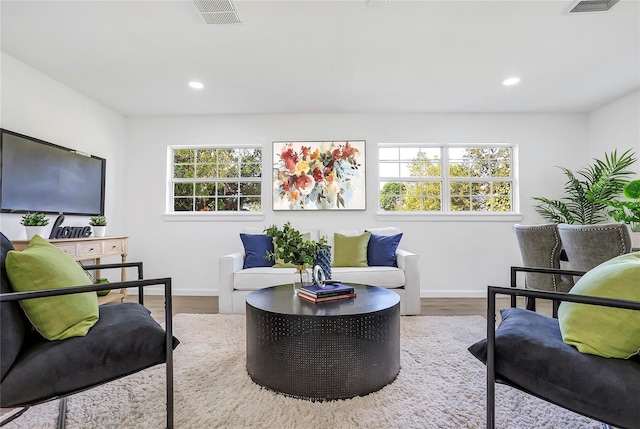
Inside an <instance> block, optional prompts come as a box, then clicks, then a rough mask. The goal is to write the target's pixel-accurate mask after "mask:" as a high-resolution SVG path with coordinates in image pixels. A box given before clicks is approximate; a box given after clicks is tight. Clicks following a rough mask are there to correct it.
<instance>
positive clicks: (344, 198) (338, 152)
mask: <svg viewBox="0 0 640 429" xmlns="http://www.w3.org/2000/svg"><path fill="white" fill-rule="evenodd" d="M273 176H274V177H273V209H274V210H365V209H366V204H365V203H366V201H365V196H366V192H365V141H364V140H357V141H326V142H323V141H313V142H311V141H307V142H274V143H273Z"/></svg>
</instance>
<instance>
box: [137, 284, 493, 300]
mask: <svg viewBox="0 0 640 429" xmlns="http://www.w3.org/2000/svg"><path fill="white" fill-rule="evenodd" d="M129 294H130V295H137V294H138V289H129ZM144 294H145V295H163V294H164V290H163V289H162V287H153V286H152V287H148V288H145V289H144ZM173 295H174V296H218V295H219V291H218V289H196V288H189V289H179V290H176V289H173ZM486 297H487V291H484V290H482V291H479V290H445V289H443V290H423V291H420V298H486Z"/></svg>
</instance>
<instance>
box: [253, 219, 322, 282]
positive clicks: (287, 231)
mask: <svg viewBox="0 0 640 429" xmlns="http://www.w3.org/2000/svg"><path fill="white" fill-rule="evenodd" d="M265 232H266V234H267V235H268V236H269V237H271V238H273V247H274V253H270V254H267V255H266V257H267V258H275V259H282V260H283V261H284V263H285V264H294V265H295V266H296V267H297V269H298V273H299V275H300V284H303V283H304V276H305V274H306V275H308V273H307V271H306V270H307V268H308V267H312V266H313V263H314V261H315V259H316V256H317V254H318V245H319V243H316V242H315V241H311V240H305V239H304V237H303V235H302V234H301V233H300V231H298V230H297V229H295V228H293V227H292V226H291V222H287V223H285V224H284V226H283V227H282V229H280V228H278V227H277V226H275V225H271V226H270V227H269V228H266V229H265Z"/></svg>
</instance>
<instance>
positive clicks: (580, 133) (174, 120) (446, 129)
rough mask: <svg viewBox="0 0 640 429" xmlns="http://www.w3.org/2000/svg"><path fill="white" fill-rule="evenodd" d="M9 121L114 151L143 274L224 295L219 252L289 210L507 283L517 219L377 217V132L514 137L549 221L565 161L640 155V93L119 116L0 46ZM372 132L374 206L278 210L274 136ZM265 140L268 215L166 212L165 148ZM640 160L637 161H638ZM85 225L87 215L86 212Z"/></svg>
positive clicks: (428, 282)
mask: <svg viewBox="0 0 640 429" xmlns="http://www.w3.org/2000/svg"><path fill="white" fill-rule="evenodd" d="M0 65H1V78H2V79H1V80H0V81H1V83H2V99H1V103H0V108H1V111H0V113H1V115H0V118H1V122H0V125H1V126H2V127H3V128H6V129H9V130H12V131H16V132H19V133H23V134H26V135H30V136H33V137H37V138H40V139H43V140H46V141H50V142H52V143H57V144H60V145H63V146H67V147H71V148H74V149H78V150H81V151H84V152H89V153H92V154H95V155H98V156H101V157H104V158H106V159H107V203H106V214H107V217H108V218H109V232H108V233H109V234H112V235H115V234H126V235H129V236H130V237H131V238H130V242H129V246H130V248H129V260H143V261H145V273H146V275H147V277H151V276H154V277H155V276H165V275H166V276H171V277H173V279H174V290H175V292H176V294H216V293H217V278H218V257H219V256H220V255H223V254H226V253H229V252H233V251H236V250H240V249H241V246H242V244H241V242H240V239H239V236H238V232H239V231H240V229H241V228H242V227H243V226H245V225H248V226H254V227H263V226H265V225H270V224H272V223H277V224H282V223H284V222H285V221H286V220H292V221H293V223H294V225H295V226H297V227H299V228H301V229H304V228H314V227H317V226H319V225H331V226H340V227H344V228H350V227H374V226H384V225H392V224H393V225H397V226H399V227H401V228H402V230H403V231H404V232H405V236H404V237H403V239H402V242H401V246H402V247H403V248H406V249H408V250H411V251H413V252H416V253H418V254H420V255H421V260H422V295H423V296H453V297H455V296H485V288H486V286H487V285H488V284H498V285H506V284H507V283H508V276H509V272H508V267H509V266H510V265H513V264H519V263H520V254H519V251H518V249H517V246H516V243H515V239H514V237H513V232H512V225H513V223H515V221H513V220H510V221H496V222H456V221H433V220H432V221H410V220H406V219H399V220H397V221H391V220H389V219H388V218H384V219H383V218H378V217H377V216H376V208H377V204H376V202H377V194H376V181H375V180H376V150H375V149H376V144H377V143H379V142H510V143H514V144H517V145H518V147H519V155H520V183H519V187H520V197H521V202H520V208H521V213H522V219H521V220H520V222H522V223H539V222H541V221H542V220H541V219H540V218H539V217H538V216H537V214H536V213H535V211H534V209H533V201H532V200H531V197H533V196H539V195H540V196H542V195H543V196H548V197H551V198H558V197H561V196H562V186H563V183H564V180H565V178H564V176H563V175H562V173H561V172H560V170H559V169H557V168H556V166H558V165H562V166H566V167H568V168H572V169H575V168H580V167H583V166H584V165H585V164H586V163H587V162H589V160H590V159H591V158H593V157H601V156H602V154H603V153H604V152H605V151H610V150H611V149H614V148H618V149H619V150H620V149H622V148H626V147H635V148H636V149H637V153H638V155H640V147H639V146H638V145H639V144H640V137H639V136H640V126H639V125H638V122H639V117H640V108H639V101H638V100H639V93H638V91H636V92H635V93H632V94H629V95H628V96H626V97H623V98H621V99H619V100H616V101H614V102H612V103H610V104H608V105H606V106H603V107H602V108H600V109H597V110H595V111H593V112H591V113H590V114H588V115H587V114H392V115H385V114H371V115H365V114H326V115H236V116H233V115H232V116H197V117H158V118H127V119H125V118H123V117H122V116H121V115H119V114H117V113H114V112H113V111H111V110H109V109H107V108H105V107H103V106H101V105H100V104H98V103H96V102H94V101H92V100H90V99H88V98H86V97H84V96H83V95H80V94H78V93H77V92H75V91H73V90H71V89H70V88H68V87H66V86H64V85H61V84H60V83H58V82H56V81H55V80H53V79H51V78H49V77H47V76H45V75H43V74H41V73H39V72H37V71H35V70H34V69H32V68H30V67H29V66H27V65H25V64H23V63H21V62H19V61H17V60H15V59H14V58H12V57H11V56H9V55H6V54H4V53H2V55H1V64H0ZM323 139H364V140H366V141H367V206H368V208H367V210H366V211H364V212H363V211H354V212H321V213H299V212H296V213H288V212H273V211H272V210H270V206H271V200H270V193H269V192H268V191H269V185H270V183H271V178H270V177H269V175H270V173H269V172H270V159H271V158H270V157H271V143H272V142H273V141H276V140H323ZM216 143H257V144H262V145H263V146H264V148H265V172H266V174H265V178H264V186H265V187H266V190H265V199H264V212H265V218H264V220H262V221H253V222H249V223H244V222H239V221H226V222H167V221H163V219H162V215H163V213H164V209H165V191H166V190H165V183H166V174H165V173H166V172H165V165H166V148H167V145H173V144H216ZM638 167H639V166H638V165H636V168H638ZM76 221H77V222H78V224H83V223H85V222H86V219H82V218H77V219H76ZM0 230H2V231H3V232H4V233H5V234H6V235H7V236H8V237H9V238H11V239H21V238H24V230H23V228H22V226H21V225H20V216H19V215H10V214H2V215H0Z"/></svg>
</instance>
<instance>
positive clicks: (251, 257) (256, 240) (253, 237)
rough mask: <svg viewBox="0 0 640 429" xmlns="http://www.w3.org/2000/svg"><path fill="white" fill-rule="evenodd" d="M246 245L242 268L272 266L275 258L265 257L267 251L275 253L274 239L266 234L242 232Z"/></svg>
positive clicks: (243, 241)
mask: <svg viewBox="0 0 640 429" xmlns="http://www.w3.org/2000/svg"><path fill="white" fill-rule="evenodd" d="M240 239H241V240H242V245H243V246H244V254H245V258H244V266H243V267H242V268H256V267H272V266H273V259H265V256H266V255H267V252H271V253H273V239H272V238H271V237H269V236H268V235H266V234H240Z"/></svg>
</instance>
